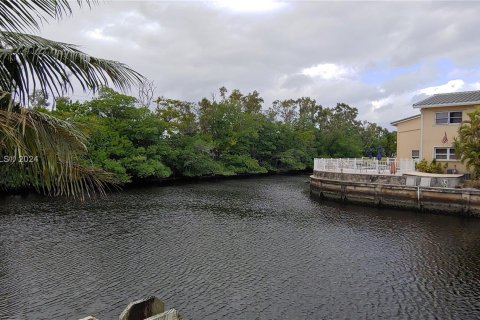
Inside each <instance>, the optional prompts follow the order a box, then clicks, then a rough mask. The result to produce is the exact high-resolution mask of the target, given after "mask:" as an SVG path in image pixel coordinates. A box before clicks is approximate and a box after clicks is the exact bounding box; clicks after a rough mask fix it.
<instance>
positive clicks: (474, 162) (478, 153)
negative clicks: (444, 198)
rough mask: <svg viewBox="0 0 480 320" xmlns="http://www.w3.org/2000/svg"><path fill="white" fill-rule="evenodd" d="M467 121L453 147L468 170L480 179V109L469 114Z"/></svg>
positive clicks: (461, 127) (459, 130) (459, 131)
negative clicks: (471, 170)
mask: <svg viewBox="0 0 480 320" xmlns="http://www.w3.org/2000/svg"><path fill="white" fill-rule="evenodd" d="M468 116H469V117H470V120H466V121H464V122H463V124H462V125H461V126H460V128H459V129H458V137H456V138H455V140H454V143H453V146H454V147H455V153H456V154H457V156H458V157H459V158H460V160H461V161H462V163H464V164H465V165H466V166H467V168H469V169H473V172H474V174H475V177H476V178H479V177H480V109H477V110H475V111H473V112H471V113H469V114H468Z"/></svg>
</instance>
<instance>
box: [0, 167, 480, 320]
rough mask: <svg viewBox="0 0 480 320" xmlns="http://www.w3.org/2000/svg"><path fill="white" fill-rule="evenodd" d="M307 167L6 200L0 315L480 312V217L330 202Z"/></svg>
mask: <svg viewBox="0 0 480 320" xmlns="http://www.w3.org/2000/svg"><path fill="white" fill-rule="evenodd" d="M307 181H308V177H307V176H271V177H264V178H255V179H242V180H238V179H237V180H227V181H217V182H213V181H210V182H202V183H192V184H182V185H177V186H169V187H150V188H141V189H135V190H126V191H123V192H120V193H116V194H112V195H110V196H109V198H108V199H106V200H99V201H96V202H93V203H87V204H78V203H74V202H72V203H65V202H64V201H62V200H61V199H49V198H42V197H38V196H28V197H24V198H20V197H18V198H17V197H10V198H6V199H3V200H0V205H1V206H0V208H1V209H0V319H78V318H81V317H84V316H87V315H90V314H92V315H95V316H97V317H98V318H99V319H117V318H118V315H119V314H120V312H121V311H122V310H123V308H124V307H125V306H126V305H127V304H128V303H129V302H131V301H133V300H135V299H138V298H142V297H146V296H150V295H156V296H158V297H160V298H161V299H162V300H163V301H164V302H165V303H166V305H167V307H175V308H177V309H178V310H180V312H181V313H182V314H183V316H184V318H185V319H360V318H362V319H434V318H438V319H479V318H480V219H469V218H459V217H450V216H441V215H431V214H420V213H414V212H404V211H393V210H383V209H381V210H380V209H374V208H364V207H356V206H342V205H340V204H333V203H322V202H317V201H316V200H314V199H312V198H310V195H309V185H308V182H307Z"/></svg>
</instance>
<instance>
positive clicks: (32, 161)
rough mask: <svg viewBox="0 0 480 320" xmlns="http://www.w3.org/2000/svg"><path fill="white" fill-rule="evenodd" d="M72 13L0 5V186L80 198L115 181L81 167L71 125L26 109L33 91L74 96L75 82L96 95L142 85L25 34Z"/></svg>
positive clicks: (18, 1)
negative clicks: (111, 88)
mask: <svg viewBox="0 0 480 320" xmlns="http://www.w3.org/2000/svg"><path fill="white" fill-rule="evenodd" d="M76 3H77V5H79V6H82V5H83V4H86V5H87V6H89V7H90V6H91V5H92V4H95V3H96V1H95V0H86V1H81V0H77V1H76ZM71 12H72V7H71V3H70V2H69V1H68V0H1V1H0V187H3V188H5V187H6V186H7V185H12V184H14V185H15V184H16V185H17V186H20V187H24V186H33V187H35V188H36V189H37V190H38V191H41V192H43V193H45V194H49V195H68V196H72V197H78V198H82V199H83V198H84V197H85V196H90V195H92V193H94V192H98V191H99V192H100V193H104V190H105V187H106V186H107V185H108V184H109V183H111V182H113V180H112V176H111V175H110V174H108V173H106V172H103V171H100V170H97V169H94V168H92V167H89V166H85V165H82V164H81V163H82V162H85V161H83V159H82V157H83V155H84V153H85V151H86V145H85V142H86V138H85V136H84V135H83V134H82V133H81V132H80V131H79V130H77V129H76V128H75V127H74V126H73V125H72V124H71V123H69V122H67V121H62V120H59V119H56V118H54V117H52V116H49V115H46V114H44V113H40V112H37V111H35V110H32V109H30V108H27V107H26V105H27V101H28V96H29V94H30V93H32V92H34V91H36V90H41V91H43V92H44V93H45V94H49V93H50V94H51V95H52V96H53V97H59V96H62V95H63V94H65V93H66V92H69V91H72V90H73V82H77V83H79V84H80V86H81V87H82V89H83V90H84V91H86V90H90V91H93V92H95V91H97V90H99V89H100V88H101V87H102V86H104V85H108V84H109V82H111V83H113V85H115V86H116V87H118V88H120V89H122V90H126V89H129V88H130V86H132V85H135V84H139V83H141V82H142V81H143V77H142V76H141V75H140V74H139V73H137V72H135V71H134V70H132V69H130V68H129V67H128V66H126V65H124V64H122V63H119V62H116V61H111V60H105V59H98V58H95V57H91V56H89V55H87V54H85V53H83V52H81V51H80V50H79V49H78V48H77V47H76V46H75V45H71V44H66V43H60V42H55V41H52V40H48V39H44V38H42V37H39V36H36V35H32V34H26V33H24V32H25V31H38V30H39V27H40V24H41V23H42V22H43V21H46V20H47V19H48V18H53V19H60V18H62V17H63V16H65V15H69V14H71ZM12 181H13V182H12Z"/></svg>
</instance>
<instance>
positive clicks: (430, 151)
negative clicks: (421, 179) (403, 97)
mask: <svg viewBox="0 0 480 320" xmlns="http://www.w3.org/2000/svg"><path fill="white" fill-rule="evenodd" d="M478 107H480V91H466V92H455V93H443V94H435V95H433V96H431V97H429V98H427V99H424V100H422V101H419V102H417V103H415V104H413V108H415V109H418V110H419V111H420V114H417V115H415V116H412V117H408V118H405V119H400V120H397V121H394V122H392V125H393V126H395V127H397V158H398V159H425V160H427V161H432V160H433V159H436V160H437V162H440V163H442V164H446V165H447V173H452V172H455V171H456V172H459V173H463V172H466V171H467V170H466V168H465V166H464V165H463V164H462V163H461V162H460V161H459V160H458V159H457V158H456V155H455V150H454V148H453V141H454V138H455V137H456V136H457V135H458V128H459V127H460V125H461V123H462V122H463V121H465V120H467V119H468V113H469V112H472V111H473V110H475V108H478Z"/></svg>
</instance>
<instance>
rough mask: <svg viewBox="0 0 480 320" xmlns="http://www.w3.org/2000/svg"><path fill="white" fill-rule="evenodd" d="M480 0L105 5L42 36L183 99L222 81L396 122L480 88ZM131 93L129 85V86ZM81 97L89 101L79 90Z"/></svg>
mask: <svg viewBox="0 0 480 320" xmlns="http://www.w3.org/2000/svg"><path fill="white" fill-rule="evenodd" d="M479 9H480V3H476V2H461V3H459V2H453V3H451V2H449V3H447V2H358V1H357V2H324V1H274V0H265V1H262V0H255V1H250V0H238V1H227V0H226V1H193V0H192V1H153V0H152V1H109V0H104V1H101V2H100V3H99V4H98V5H97V6H95V7H94V8H92V9H88V8H83V9H78V8H77V9H76V10H75V11H74V14H73V16H72V17H68V18H66V19H64V20H63V21H61V22H59V23H57V22H51V23H49V24H48V25H45V27H44V28H43V30H42V32H41V33H40V35H42V36H44V37H47V38H50V39H53V40H57V41H63V42H69V43H74V44H78V45H80V46H81V48H82V50H83V51H85V52H87V53H89V54H91V55H94V56H98V57H101V58H108V59H113V60H118V61H121V62H124V63H126V64H128V65H129V66H131V67H133V68H134V69H135V70H137V71H139V72H140V73H142V74H143V75H145V76H146V77H148V78H149V79H151V80H153V81H154V82H155V85H156V95H157V96H161V95H163V96H166V97H169V98H176V99H182V100H188V101H199V100H200V99H201V98H202V97H204V96H207V97H211V94H212V93H213V92H216V91H217V89H218V88H219V87H221V86H226V87H227V88H228V89H234V88H238V89H240V90H241V91H242V92H244V93H247V92H251V91H253V90H257V91H259V92H260V94H261V96H262V97H263V98H264V99H265V107H266V108H267V107H268V106H269V105H270V104H271V102H272V101H273V100H275V99H287V98H298V97H302V96H309V97H312V98H314V99H316V100H317V102H318V103H320V104H322V105H323V106H326V107H331V106H334V105H335V104H336V103H337V102H344V103H347V104H349V105H351V106H355V107H357V108H358V109H359V112H360V118H361V119H363V120H369V121H373V122H377V123H379V124H381V125H384V126H387V127H389V128H391V127H390V126H389V123H390V122H391V121H393V120H397V119H400V118H403V117H407V116H411V115H414V114H416V113H417V112H416V110H414V109H413V108H412V103H414V102H416V101H418V100H420V99H422V98H424V97H426V96H427V95H430V94H434V93H442V92H453V91H464V90H478V89H480V77H479V76H480V41H478V34H479V30H480V19H479V18H478V13H479V12H480V11H479ZM132 94H134V92H133V93H132ZM73 97H74V98H75V99H84V97H85V96H84V95H83V94H82V93H81V92H78V91H77V92H75V95H73Z"/></svg>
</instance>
